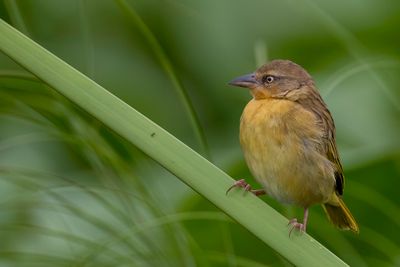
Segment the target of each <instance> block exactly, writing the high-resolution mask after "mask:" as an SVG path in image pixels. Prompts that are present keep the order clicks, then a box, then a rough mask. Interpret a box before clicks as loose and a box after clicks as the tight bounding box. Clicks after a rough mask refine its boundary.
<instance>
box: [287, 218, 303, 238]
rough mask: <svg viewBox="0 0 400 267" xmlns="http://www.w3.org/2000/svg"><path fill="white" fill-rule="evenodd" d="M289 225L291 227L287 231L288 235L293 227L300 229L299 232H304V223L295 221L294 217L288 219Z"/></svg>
mask: <svg viewBox="0 0 400 267" xmlns="http://www.w3.org/2000/svg"><path fill="white" fill-rule="evenodd" d="M289 225H291V226H292V228H291V229H290V231H289V237H290V235H291V234H292V231H293V230H294V229H297V230H298V231H300V233H304V232H305V231H306V227H305V225H304V224H302V223H299V222H297V219H296V218H293V219H291V220H290V221H289V223H288V226H289Z"/></svg>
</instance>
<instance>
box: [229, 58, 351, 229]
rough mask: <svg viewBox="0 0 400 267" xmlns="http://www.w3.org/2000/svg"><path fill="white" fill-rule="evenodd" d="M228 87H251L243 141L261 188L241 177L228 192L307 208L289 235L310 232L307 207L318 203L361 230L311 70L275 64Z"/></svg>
mask: <svg viewBox="0 0 400 267" xmlns="http://www.w3.org/2000/svg"><path fill="white" fill-rule="evenodd" d="M230 84H231V85H234V86H240V87H245V88H248V89H250V93H251V95H252V96H253V99H252V100H250V102H249V103H248V104H247V105H246V107H245V109H244V111H243V114H242V117H241V120H240V143H241V146H242V150H243V152H244V157H245V160H246V163H247V165H248V167H249V169H250V171H251V173H252V174H253V176H254V177H255V179H256V180H257V181H258V182H259V183H261V184H262V185H263V189H259V190H252V189H251V187H250V185H249V184H247V183H246V182H245V180H243V179H242V180H239V181H237V182H236V183H235V184H234V185H233V186H232V187H230V188H229V189H228V191H227V193H228V192H229V191H230V190H231V189H232V188H234V187H243V188H245V190H246V191H251V192H253V193H254V194H255V195H262V194H268V195H270V196H271V197H273V198H275V199H277V200H278V201H280V202H282V203H287V204H293V205H297V206H300V207H302V208H304V219H303V223H300V222H298V221H297V219H292V220H290V221H289V224H290V225H292V228H291V230H290V233H291V232H292V230H293V229H298V230H300V231H306V226H307V219H308V208H309V207H310V206H311V205H314V204H322V206H323V207H324V210H325V211H326V213H327V215H328V218H329V219H330V221H331V222H332V223H333V224H334V225H335V226H337V227H338V228H340V229H344V230H351V231H354V232H358V225H357V223H356V221H355V219H354V218H353V216H352V215H351V213H350V211H349V209H348V208H347V207H346V205H345V204H344V202H343V200H342V199H341V197H342V195H343V188H344V176H343V169H342V165H341V163H340V159H339V155H338V152H337V149H336V141H335V125H334V122H333V119H332V116H331V114H330V112H329V110H328V108H327V106H326V104H325V102H324V101H323V100H322V98H321V95H320V94H319V93H318V91H317V89H316V87H315V84H314V81H313V79H312V78H311V76H310V75H309V74H308V73H307V71H305V70H304V69H303V68H302V67H301V66H299V65H297V64H295V63H293V62H291V61H289V60H274V61H272V62H270V63H269V64H266V65H264V66H262V67H260V68H259V69H257V70H256V72H254V73H251V74H248V75H244V76H241V77H238V78H236V79H234V80H233V81H232V82H230ZM290 233H289V234H290Z"/></svg>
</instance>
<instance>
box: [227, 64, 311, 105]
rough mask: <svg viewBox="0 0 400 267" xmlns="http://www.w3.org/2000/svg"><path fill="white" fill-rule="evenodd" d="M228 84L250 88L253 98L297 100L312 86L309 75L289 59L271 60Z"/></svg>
mask: <svg viewBox="0 0 400 267" xmlns="http://www.w3.org/2000/svg"><path fill="white" fill-rule="evenodd" d="M229 84H230V85H234V86H239V87H245V88H248V89H250V92H251V94H252V95H253V97H254V98H255V99H257V100H258V99H265V98H281V99H289V100H293V101H295V100H297V99H298V98H299V97H301V95H302V94H303V93H306V92H305V91H307V90H302V88H303V87H308V86H311V87H313V85H314V82H313V80H312V78H311V76H310V75H309V74H308V73H307V71H306V70H304V69H303V68H302V67H301V66H299V65H297V64H296V63H293V62H292V61H290V60H273V61H271V62H270V63H268V64H265V65H263V66H261V67H260V68H258V69H257V70H256V71H255V72H253V73H250V74H247V75H243V76H240V77H238V78H236V79H234V80H232V81H231V82H230V83H229Z"/></svg>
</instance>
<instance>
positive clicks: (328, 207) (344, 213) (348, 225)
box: [322, 197, 359, 233]
mask: <svg viewBox="0 0 400 267" xmlns="http://www.w3.org/2000/svg"><path fill="white" fill-rule="evenodd" d="M337 200H338V201H337V202H336V201H335V202H336V203H335V204H330V203H325V204H323V205H322V207H323V208H324V210H325V212H326V214H327V215H328V218H329V220H330V221H331V222H332V223H333V224H334V225H335V226H336V227H338V228H339V229H342V230H351V231H353V232H355V233H358V232H359V230H358V225H357V222H356V220H355V219H354V217H353V215H351V213H350V211H349V209H348V208H347V207H346V205H345V204H344V202H343V200H342V199H340V198H339V197H338V198H337Z"/></svg>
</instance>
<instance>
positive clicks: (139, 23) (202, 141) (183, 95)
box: [115, 0, 210, 158]
mask: <svg viewBox="0 0 400 267" xmlns="http://www.w3.org/2000/svg"><path fill="white" fill-rule="evenodd" d="M115 2H116V3H117V4H118V6H119V7H120V8H121V10H122V11H123V12H124V13H125V14H126V15H127V16H128V17H129V19H130V21H131V22H132V23H133V24H134V25H135V26H136V27H137V28H138V29H139V30H140V32H141V33H142V34H143V36H144V37H145V38H146V40H147V42H148V43H149V45H150V47H151V49H152V50H153V51H154V54H155V56H156V58H157V59H158V61H159V62H160V63H161V66H162V68H163V69H164V71H165V73H166V74H167V76H168V78H169V79H170V80H171V83H172V85H173V87H174V88H175V91H176V94H177V95H178V98H179V100H180V101H181V103H182V105H183V107H184V109H185V111H186V114H188V116H189V121H190V124H191V126H192V129H193V132H194V135H195V138H196V140H197V142H198V145H199V148H200V149H201V154H203V156H205V157H207V158H210V154H209V150H208V145H207V141H206V138H205V136H204V132H203V129H202V127H201V125H200V120H199V118H198V116H197V114H196V111H195V110H194V107H193V104H192V102H191V101H190V98H189V96H188V94H187V92H186V90H185V88H184V87H183V85H182V83H181V81H180V80H179V79H178V76H177V75H176V73H175V71H174V68H173V66H172V63H171V61H170V60H169V58H168V56H167V55H166V53H165V51H164V49H163V48H162V46H161V44H160V43H159V41H158V40H157V38H156V37H155V35H154V34H153V32H152V31H151V30H150V28H149V27H148V26H147V25H146V23H144V21H143V20H142V18H141V17H140V16H139V15H138V14H137V13H136V11H135V9H133V8H132V7H131V6H129V4H128V3H127V2H126V1H125V0H115Z"/></svg>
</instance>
